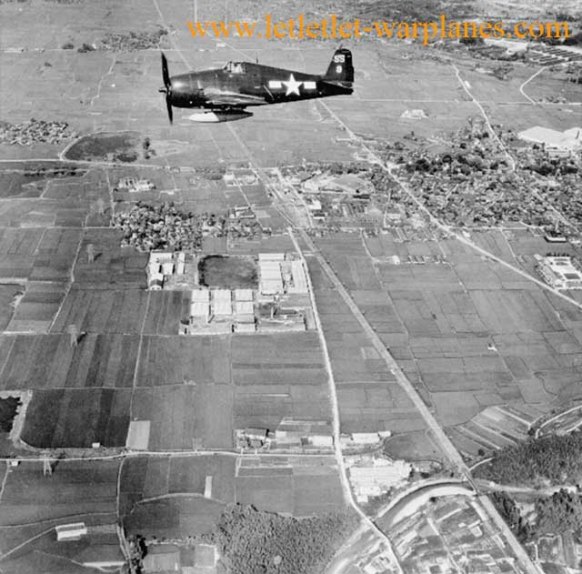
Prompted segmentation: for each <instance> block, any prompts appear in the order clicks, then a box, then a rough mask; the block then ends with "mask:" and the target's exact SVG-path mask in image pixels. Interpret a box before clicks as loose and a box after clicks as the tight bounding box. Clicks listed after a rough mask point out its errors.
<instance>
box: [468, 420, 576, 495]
mask: <svg viewBox="0 0 582 574" xmlns="http://www.w3.org/2000/svg"><path fill="white" fill-rule="evenodd" d="M475 476H476V477H478V478H483V479H485V480H493V481H495V482H497V483H499V484H516V483H530V484H531V483H534V484H535V483H540V482H548V481H549V482H550V483H552V484H577V483H578V482H580V480H581V478H582V432H580V431H576V432H573V433H571V434H569V435H565V436H556V435H552V436H548V437H543V438H539V439H534V438H531V439H530V440H528V441H527V442H525V443H520V444H518V445H516V446H512V447H507V448H505V449H503V450H501V451H498V452H497V453H495V455H494V456H493V458H492V459H491V461H490V462H489V463H488V464H483V465H481V466H479V467H477V468H476V469H475Z"/></svg>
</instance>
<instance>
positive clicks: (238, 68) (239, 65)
mask: <svg viewBox="0 0 582 574" xmlns="http://www.w3.org/2000/svg"><path fill="white" fill-rule="evenodd" d="M222 69H223V70H224V71H225V72H228V73H229V74H244V73H246V71H247V70H246V65H245V62H227V63H226V64H225V65H224V68H222Z"/></svg>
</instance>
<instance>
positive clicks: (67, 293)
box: [47, 227, 85, 334]
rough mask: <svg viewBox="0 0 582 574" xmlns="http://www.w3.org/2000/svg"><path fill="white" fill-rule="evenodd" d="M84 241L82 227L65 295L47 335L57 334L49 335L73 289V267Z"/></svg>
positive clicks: (83, 229)
mask: <svg viewBox="0 0 582 574" xmlns="http://www.w3.org/2000/svg"><path fill="white" fill-rule="evenodd" d="M84 239H85V228H84V227H82V228H81V234H80V237H79V245H77V251H76V252H75V258H74V259H73V263H72V264H71V272H70V274H69V282H68V283H67V288H66V289H65V295H64V296H63V300H62V301H61V304H60V305H59V308H58V310H57V312H56V313H55V316H54V317H53V320H52V321H51V324H50V325H49V328H48V329H47V334H57V333H51V331H52V329H53V327H54V326H55V323H56V322H57V319H58V318H59V315H60V314H61V311H62V310H63V307H64V306H65V301H66V300H67V297H68V296H69V293H70V292H71V289H72V288H73V283H74V282H75V266H76V265H77V262H78V261H79V255H80V254H81V247H82V245H83V241H84ZM78 327H79V332H81V325H79V326H78Z"/></svg>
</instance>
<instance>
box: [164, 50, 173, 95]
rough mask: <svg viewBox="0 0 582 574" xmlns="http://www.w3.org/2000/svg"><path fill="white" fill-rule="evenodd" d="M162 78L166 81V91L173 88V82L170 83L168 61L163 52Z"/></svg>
mask: <svg viewBox="0 0 582 574" xmlns="http://www.w3.org/2000/svg"><path fill="white" fill-rule="evenodd" d="M162 78H163V79H164V86H165V87H166V90H168V89H169V88H171V87H172V82H171V81H170V72H169V71H168V60H167V58H166V55H165V54H164V53H163V52H162Z"/></svg>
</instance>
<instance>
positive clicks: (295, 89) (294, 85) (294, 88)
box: [281, 74, 303, 96]
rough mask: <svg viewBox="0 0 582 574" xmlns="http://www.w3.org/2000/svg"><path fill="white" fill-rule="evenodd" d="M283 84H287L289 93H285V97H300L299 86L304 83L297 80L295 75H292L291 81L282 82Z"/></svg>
mask: <svg viewBox="0 0 582 574" xmlns="http://www.w3.org/2000/svg"><path fill="white" fill-rule="evenodd" d="M281 83H282V84H285V85H286V86H287V92H285V95H286V96H288V95H290V94H297V95H299V86H300V85H301V84H302V83H303V82H298V81H297V80H296V79H295V76H293V74H291V75H290V76H289V80H288V81H287V82H281Z"/></svg>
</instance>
